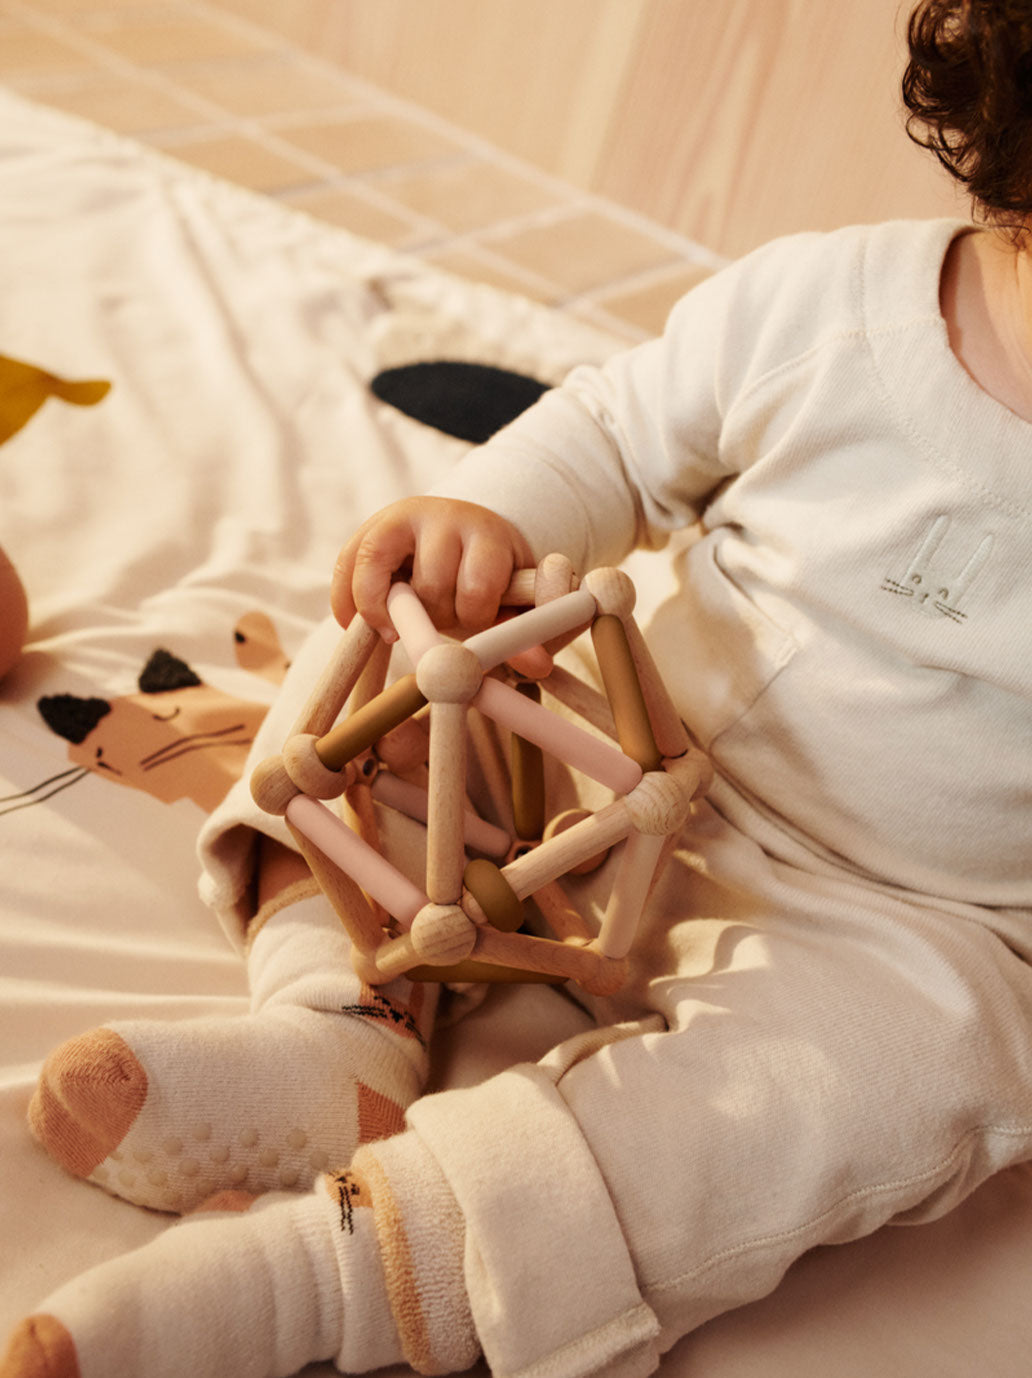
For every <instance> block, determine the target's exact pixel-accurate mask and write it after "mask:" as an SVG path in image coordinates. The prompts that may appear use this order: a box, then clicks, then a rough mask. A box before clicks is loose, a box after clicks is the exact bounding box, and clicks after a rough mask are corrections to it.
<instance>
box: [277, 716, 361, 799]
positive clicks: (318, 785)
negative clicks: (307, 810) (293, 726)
mask: <svg viewBox="0 0 1032 1378" xmlns="http://www.w3.org/2000/svg"><path fill="white" fill-rule="evenodd" d="M318 740H319V739H318V737H316V735H315V734H314V733H313V732H298V733H297V734H296V735H295V736H293V737H291V738H290V740H289V741H288V742H287V744H286V746H285V747H284V748H283V767H284V769H285V770H286V772H287V774H288V775H289V776H290V778H291V780H293V782H294V784H295V785H297V787H298V789H299V790H300V791H301V793H302V794H308V795H311V797H312V798H313V799H336V798H337V797H338V795H341V794H343V793H344V791H345V789H346V788H347V786H348V772H347V770H346V769H345V770H330V769H329V767H328V766H324V765H323V763H322V761H321V760H320V759H319V753H318V752H317V751H316V749H315V744H316V742H317V741H318Z"/></svg>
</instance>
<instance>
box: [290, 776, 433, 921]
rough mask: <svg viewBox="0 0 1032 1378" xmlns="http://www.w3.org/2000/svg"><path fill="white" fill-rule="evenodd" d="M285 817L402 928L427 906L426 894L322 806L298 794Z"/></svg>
mask: <svg viewBox="0 0 1032 1378" xmlns="http://www.w3.org/2000/svg"><path fill="white" fill-rule="evenodd" d="M287 818H288V819H289V820H290V822H291V823H293V825H294V827H295V828H297V829H298V831H299V832H302V833H304V835H305V837H307V838H308V840H309V841H310V842H312V843H314V844H315V846H316V847H318V848H319V850H320V851H321V852H325V854H326V855H327V856H328V857H329V858H330V860H331V861H335V862H336V863H337V865H338V866H339V867H340V869H341V870H342V871H345V872H346V873H347V874H348V875H349V876H350V877H351V879H352V880H353V881H354V882H355V883H356V885H360V886H361V887H362V889H363V890H365V891H366V893H367V894H369V895H371V896H372V897H373V899H374V900H377V901H379V903H380V904H382V905H383V907H384V909H386V910H387V912H388V914H392V915H393V916H394V918H396V919H397V920H398V922H399V923H400V924H401V925H402V927H403V928H411V927H412V921H413V919H415V917H416V915H417V914H418V913H419V911H420V910H421V909H422V908H423V906H424V905H425V904H428V903H429V900H428V899H427V897H426V895H424V894H423V892H422V891H421V890H420V889H419V887H418V886H417V885H413V884H412V882H411V881H410V880H408V879H407V878H406V877H405V876H403V875H402V874H401V872H400V871H396V870H395V869H394V867H393V866H392V865H391V864H390V862H389V861H387V860H386V859H385V858H384V857H382V856H381V855H380V853H379V852H377V851H374V849H373V848H372V847H370V846H369V844H368V842H363V841H362V839H361V838H360V837H359V836H358V834H357V833H354V832H352V831H351V829H350V828H349V827H348V826H347V824H346V823H342V822H341V820H340V819H339V818H337V817H336V816H335V815H334V814H332V813H331V812H330V810H329V809H328V808H327V807H326V805H325V804H321V803H320V802H319V800H318V799H310V798H309V797H308V796H307V795H305V794H297V795H295V796H294V798H293V799H291V801H290V803H289V804H288V805H287Z"/></svg>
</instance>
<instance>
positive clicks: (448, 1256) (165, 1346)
mask: <svg viewBox="0 0 1032 1378" xmlns="http://www.w3.org/2000/svg"><path fill="white" fill-rule="evenodd" d="M404 1138H405V1139H406V1140H409V1139H414V1138H415V1136H414V1135H411V1134H406V1135H405V1136H404ZM363 1157H365V1158H366V1161H365V1164H364V1166H363ZM403 1157H404V1158H407V1159H410V1160H412V1161H413V1162H415V1163H416V1164H417V1167H416V1171H415V1173H414V1174H410V1176H411V1178H412V1180H411V1181H410V1183H409V1189H406V1190H404V1191H403V1192H402V1193H401V1201H399V1198H398V1197H396V1196H395V1195H394V1193H393V1192H392V1189H391V1184H390V1182H389V1180H388V1177H387V1175H386V1173H385V1172H384V1171H383V1169H382V1166H381V1165H380V1164H379V1162H378V1161H377V1159H376V1157H375V1156H374V1155H373V1154H371V1153H369V1152H368V1150H366V1151H365V1153H364V1154H363V1153H360V1154H359V1155H357V1158H356V1161H355V1163H354V1164H353V1165H352V1168H351V1169H350V1170H348V1171H345V1172H341V1173H336V1174H328V1175H326V1176H323V1177H322V1178H320V1180H319V1181H318V1183H317V1184H316V1186H315V1188H314V1190H313V1191H312V1192H310V1193H308V1194H306V1195H303V1196H284V1195H282V1194H280V1193H276V1194H269V1195H267V1196H264V1197H261V1198H258V1200H257V1201H254V1202H252V1201H251V1199H250V1198H247V1197H245V1196H243V1194H239V1193H237V1194H234V1193H227V1194H225V1195H224V1196H223V1197H222V1198H215V1199H214V1200H213V1201H212V1202H210V1203H209V1204H208V1208H206V1209H204V1210H202V1211H200V1212H198V1213H196V1214H194V1215H193V1216H190V1217H188V1218H187V1219H185V1220H183V1221H181V1222H179V1223H177V1224H175V1225H173V1226H171V1227H170V1228H169V1229H168V1230H167V1231H166V1232H165V1233H164V1234H163V1235H160V1236H159V1237H158V1238H157V1239H156V1240H154V1241H152V1243H150V1244H148V1245H145V1246H144V1247H143V1248H142V1249H138V1250H136V1251H134V1252H133V1253H130V1254H125V1255H123V1256H122V1257H120V1258H116V1259H114V1260H112V1261H111V1262H109V1263H104V1264H101V1265H100V1266H99V1267H97V1268H94V1269H92V1270H91V1271H90V1272H88V1273H85V1274H83V1275H82V1276H81V1277H79V1278H77V1279H75V1280H74V1281H73V1282H71V1283H68V1284H66V1285H65V1286H64V1287H62V1288H60V1289H59V1291H57V1292H55V1293H54V1294H53V1295H52V1296H51V1297H50V1298H49V1299H48V1300H47V1301H46V1302H44V1304H43V1306H42V1308H41V1309H40V1311H39V1313H37V1314H36V1315H33V1316H30V1317H29V1318H28V1319H27V1320H25V1321H23V1322H22V1323H21V1325H20V1326H19V1327H18V1328H17V1329H16V1330H15V1332H14V1334H13V1335H12V1336H11V1338H10V1342H9V1344H8V1348H7V1352H6V1355H5V1356H4V1357H3V1358H2V1359H0V1378H108V1375H110V1374H114V1373H117V1374H120V1375H125V1378H182V1375H184V1374H189V1375H190V1378H285V1375H288V1374H294V1373H296V1372H297V1371H298V1370H299V1369H301V1368H303V1367H304V1366H305V1365H306V1364H308V1363H312V1362H315V1361H317V1360H327V1359H330V1360H332V1361H333V1362H334V1364H335V1365H336V1366H337V1367H338V1368H339V1369H340V1370H341V1371H342V1372H344V1373H364V1372H368V1371H370V1370H373V1369H377V1368H381V1367H383V1366H384V1365H387V1364H397V1363H401V1362H406V1363H409V1364H411V1365H412V1366H414V1367H417V1368H419V1370H420V1371H422V1372H424V1373H448V1372H456V1371H462V1370H465V1369H467V1368H468V1367H469V1366H470V1365H471V1364H472V1363H473V1362H474V1361H475V1359H476V1357H477V1351H478V1346H477V1342H476V1336H475V1333H474V1329H473V1323H472V1317H471V1314H470V1310H469V1303H468V1299H467V1296H466V1290H465V1285H464V1281H463V1272H462V1260H463V1250H464V1238H465V1232H464V1227H463V1222H462V1218H461V1214H460V1212H459V1209H458V1206H457V1204H456V1202H455V1198H454V1197H453V1196H452V1194H451V1192H450V1190H449V1189H448V1186H447V1183H446V1182H445V1179H444V1177H443V1176H442V1175H441V1173H440V1171H439V1170H438V1169H437V1167H436V1164H435V1163H433V1161H432V1160H431V1159H430V1158H429V1155H428V1154H427V1153H426V1151H425V1149H423V1148H422V1147H421V1145H419V1144H418V1143H416V1144H415V1145H414V1152H413V1151H412V1150H411V1149H410V1151H409V1152H408V1153H407V1154H404V1155H403ZM409 1199H411V1200H412V1201H413V1202H414V1203H415V1217H416V1218H415V1219H409V1218H407V1215H408V1213H407V1212H406V1210H404V1209H402V1208H401V1203H402V1202H405V1203H407V1202H408V1200H409ZM430 1239H432V1246H431V1247H429V1248H427V1247H426V1246H425V1241H427V1240H430ZM421 1246H422V1247H421Z"/></svg>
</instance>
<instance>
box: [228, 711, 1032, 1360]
mask: <svg viewBox="0 0 1032 1378" xmlns="http://www.w3.org/2000/svg"><path fill="white" fill-rule="evenodd" d="M275 716H280V714H279V713H278V712H276V711H275V710H274V717H275ZM288 716H289V715H288ZM212 836H214V835H212ZM215 854H216V853H215V852H213V851H211V849H209V856H212V855H215ZM216 870H217V868H216ZM605 883H606V881H605V873H604V872H603V873H602V874H601V876H596V877H595V878H588V879H586V880H585V881H584V882H582V884H583V885H584V886H585V887H586V888H590V887H592V886H594V887H596V889H597V888H603V889H604V886H605ZM231 889H232V887H230V889H226V888H225V885H223V890H222V893H223V894H224V895H228V894H229V893H230V890H231ZM1005 918H1006V925H1008V926H1006V927H1005V926H1004V922H1003V920H1002V919H1000V916H998V915H996V914H994V913H993V912H992V911H987V910H982V909H979V908H976V907H974V906H966V905H960V904H955V903H945V902H940V903H937V902H935V901H933V900H931V899H929V898H927V897H922V896H919V895H915V894H911V893H903V892H899V891H894V890H892V889H891V888H889V887H884V886H881V885H879V884H878V883H876V882H874V881H871V880H868V879H865V878H864V877H862V876H859V875H856V874H852V873H850V872H849V871H847V870H845V869H842V868H838V867H836V866H835V865H834V864H833V863H831V862H829V861H827V860H824V859H820V858H817V857H816V856H815V855H813V854H812V853H811V852H810V851H809V850H808V849H807V848H806V847H805V846H804V845H802V844H800V843H798V842H796V841H793V840H792V839H790V838H789V837H787V836H786V835H785V834H784V833H782V832H781V831H780V830H779V829H778V828H777V827H775V826H774V825H772V824H771V823H770V822H769V821H767V820H765V819H764V818H763V817H762V816H761V815H760V814H758V813H756V812H755V811H754V810H752V808H751V807H750V806H749V805H748V804H746V803H745V802H744V801H743V800H741V799H740V798H739V797H738V796H737V795H736V794H735V793H734V791H733V790H731V788H730V787H729V786H728V785H727V784H726V783H724V782H722V781H719V780H718V782H717V785H716V787H715V790H714V792H713V795H712V796H711V801H710V802H709V803H705V804H703V805H702V806H701V808H700V809H699V810H698V813H697V815H696V817H695V818H694V819H693V820H692V823H691V825H690V827H689V829H688V831H687V832H686V834H685V836H684V837H683V839H682V840H681V845H680V847H679V850H678V852H677V853H676V855H675V857H674V859H673V861H672V863H671V864H670V865H669V867H668V868H667V870H666V872H665V873H664V876H663V879H662V881H661V883H660V885H659V886H658V887H657V889H656V891H655V893H654V895H653V897H652V900H651V902H650V905H649V911H648V920H647V922H646V924H645V926H644V931H643V932H642V934H641V939H640V941H639V942H638V944H637V945H636V947H635V949H634V953H633V962H632V975H631V980H630V981H629V983H628V985H627V987H626V988H625V989H624V990H623V991H622V992H620V994H619V995H618V996H617V997H615V998H613V999H611V1000H608V1001H594V1002H593V1003H592V1012H593V1014H594V1015H595V1018H596V1021H597V1027H596V1028H595V1029H592V1030H591V1031H589V1032H587V1033H585V1034H582V1035H580V1036H578V1037H576V1038H574V1039H573V1040H572V1041H569V1042H567V1043H564V1044H561V1045H560V1046H559V1047H557V1048H556V1049H555V1050H553V1052H552V1053H550V1054H549V1055H548V1056H546V1057H545V1058H544V1059H543V1060H542V1061H541V1062H540V1063H536V1064H522V1065H519V1066H516V1067H513V1068H511V1069H509V1070H507V1071H505V1072H502V1073H501V1074H500V1075H498V1076H495V1077H493V1078H492V1079H491V1080H489V1081H487V1082H485V1083H483V1084H482V1085H479V1086H475V1087H472V1088H468V1089H460V1090H454V1091H446V1092H443V1093H441V1094H438V1095H434V1096H428V1097H424V1098H423V1099H422V1100H419V1101H417V1102H416V1104H415V1105H414V1106H412V1107H411V1108H410V1110H409V1112H408V1115H407V1124H408V1129H407V1131H406V1132H404V1133H403V1134H401V1135H400V1136H398V1137H397V1138H395V1139H393V1140H390V1141H387V1142H386V1143H385V1144H384V1145H382V1146H371V1147H370V1148H368V1149H366V1150H363V1152H364V1153H367V1154H372V1155H374V1156H376V1157H378V1158H379V1160H380V1166H381V1169H382V1172H383V1174H384V1180H385V1181H386V1182H387V1184H388V1185H389V1188H390V1191H389V1196H390V1199H391V1200H392V1201H394V1202H404V1200H405V1199H406V1197H409V1198H411V1197H412V1195H413V1191H414V1190H415V1188H414V1186H413V1183H416V1182H417V1181H418V1184H419V1186H418V1191H419V1195H420V1199H421V1200H422V1201H426V1200H427V1197H428V1193H430V1194H432V1190H433V1189H431V1187H430V1186H429V1185H428V1184H429V1183H430V1182H431V1181H435V1182H436V1183H437V1187H436V1189H437V1190H440V1191H441V1192H442V1194H443V1196H442V1199H444V1197H447V1199H448V1200H449V1201H450V1200H451V1199H452V1198H454V1201H455V1202H457V1204H458V1207H459V1210H460V1212H461V1217H462V1220H463V1222H464V1228H465V1236H466V1243H465V1263H464V1277H465V1284H466V1287H467V1290H468V1294H469V1303H470V1307H471V1311H472V1316H473V1320H474V1323H475V1326H476V1331H477V1336H478V1339H479V1342H480V1344H481V1346H482V1348H483V1350H484V1354H485V1357H486V1358H487V1360H488V1362H489V1363H490V1365H491V1367H492V1370H493V1371H494V1372H495V1373H496V1374H527V1375H530V1374H533V1375H535V1378H539V1376H540V1378H543V1376H544V1375H549V1378H553V1376H554V1378H576V1376H577V1375H582V1374H583V1375H587V1374H591V1373H596V1372H598V1371H599V1370H600V1369H602V1368H603V1367H605V1368H606V1369H607V1373H610V1374H612V1375H623V1374H628V1375H630V1374H644V1373H647V1372H649V1371H651V1370H652V1369H653V1368H654V1367H655V1365H656V1363H657V1362H658V1355H659V1354H660V1353H661V1352H662V1351H663V1350H665V1349H666V1348H667V1347H668V1346H669V1345H671V1344H672V1343H673V1342H674V1341H675V1340H676V1339H677V1338H678V1337H679V1336H680V1335H682V1334H684V1333H686V1332H687V1331H689V1330H691V1329H692V1328H694V1327H695V1326H697V1325H699V1324H701V1323H702V1322H703V1321H705V1320H707V1319H708V1318H710V1317H712V1316H714V1315H716V1314H718V1313H720V1312H722V1311H724V1310H727V1309H729V1308H732V1307H735V1306H738V1305H741V1304H743V1303H745V1302H747V1301H749V1300H752V1299H755V1298H758V1297H760V1296H762V1295H764V1294H766V1293H767V1292H769V1291H770V1290H771V1289H772V1288H773V1287H775V1286H776V1285H777V1282H778V1280H779V1279H780V1278H781V1276H782V1275H783V1274H784V1272H785V1270H786V1269H787V1268H788V1267H789V1266H790V1265H791V1263H792V1262H793V1261H794V1260H795V1259H796V1258H798V1257H799V1255H800V1254H802V1253H803V1252H805V1251H806V1250H807V1249H809V1248H811V1247H813V1246H815V1245H818V1244H830V1243H838V1242H844V1241H846V1240H849V1239H853V1238H857V1237H859V1236H861V1235H864V1234H867V1233H869V1232H871V1231H872V1230H874V1229H876V1228H878V1227H879V1226H881V1225H882V1224H884V1223H885V1222H887V1221H894V1222H897V1223H907V1224H911V1223H917V1222H920V1221H921V1220H926V1219H931V1218H934V1217H935V1216H937V1215H939V1214H941V1213H943V1212H945V1211H946V1210H948V1209H949V1208H950V1207H951V1206H952V1205H954V1204H956V1203H957V1202H959V1201H960V1200H961V1199H962V1198H963V1197H964V1196H965V1195H966V1194H968V1193H969V1192H970V1191H972V1190H973V1189H974V1188H975V1187H976V1186H977V1185H978V1184H979V1183H980V1182H981V1181H983V1180H984V1179H985V1178H986V1177H988V1176H989V1175H990V1174H991V1173H993V1172H995V1171H997V1170H998V1169H1000V1168H1002V1167H1003V1166H1005V1165H1007V1164H1009V1163H1012V1162H1015V1161H1018V1160H1021V1159H1023V1158H1028V1157H1032V966H1030V964H1029V962H1028V960H1027V959H1028V955H1029V954H1028V952H1027V951H1022V950H1020V935H1021V922H1020V921H1021V918H1022V916H1020V915H1017V916H1016V915H1015V914H1014V913H1013V912H1011V913H1010V914H1009V915H1007V916H1005ZM1003 931H1006V934H1007V938H1006V940H1005V939H1004V937H1003V936H1002V935H1001V934H1002V932H1003ZM1015 935H1017V937H1016V936H1015ZM1030 946H1032V944H1030ZM409 1179H411V1180H409ZM420 1238H422V1239H424V1240H425V1245H424V1246H423V1247H422V1248H420V1247H418V1246H416V1247H413V1248H412V1253H413V1257H412V1267H413V1269H414V1272H415V1274H416V1276H417V1277H419V1276H423V1277H426V1278H432V1276H433V1269H434V1250H433V1234H432V1231H430V1232H429V1233H423V1232H421V1233H420ZM410 1246H411V1240H410Z"/></svg>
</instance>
